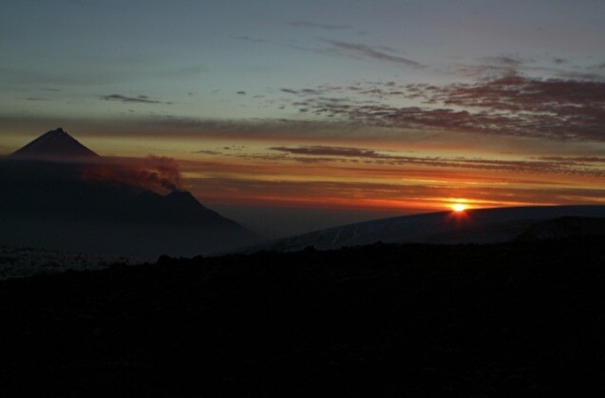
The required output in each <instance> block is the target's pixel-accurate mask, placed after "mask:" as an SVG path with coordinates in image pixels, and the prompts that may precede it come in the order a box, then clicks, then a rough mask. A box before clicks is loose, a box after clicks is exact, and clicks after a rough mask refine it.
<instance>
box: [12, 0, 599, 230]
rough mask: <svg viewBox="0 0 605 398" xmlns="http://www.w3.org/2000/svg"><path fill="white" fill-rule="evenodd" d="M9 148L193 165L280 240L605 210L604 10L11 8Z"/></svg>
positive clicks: (590, 4)
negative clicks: (484, 217)
mask: <svg viewBox="0 0 605 398" xmlns="http://www.w3.org/2000/svg"><path fill="white" fill-rule="evenodd" d="M0 54H2V56H1V57H0V155H6V154H9V153H11V152H12V151H14V150H16V149H17V148H19V147H21V146H23V145H25V144H26V143H27V142H29V141H31V140H32V139H34V138H36V137H37V136H39V135H41V134H43V133H44V132H46V131H49V130H51V129H54V128H56V127H59V126H61V127H63V128H64V129H65V130H66V131H68V132H69V133H70V134H71V135H72V136H74V137H75V138H76V139H78V140H79V141H80V142H82V143H83V144H84V145H86V146H87V147H89V148H91V149H92V150H94V151H95V152H97V153H99V154H100V155H105V156H123V157H141V158H147V157H149V156H150V155H151V156H155V157H167V158H172V159H174V161H175V162H177V163H178V165H179V167H180V171H181V174H182V180H183V184H184V187H185V188H186V189H187V190H189V191H191V192H192V193H193V194H194V195H195V196H196V197H197V198H198V199H199V200H200V201H201V202H202V203H204V204H205V205H207V206H208V207H211V208H213V209H215V210H218V211H219V212H221V213H222V214H223V215H225V216H228V217H231V218H234V219H235V220H237V221H240V222H242V223H244V224H246V225H248V226H251V227H253V228H255V229H256V230H260V232H262V233H265V234H266V235H269V236H280V235H287V234H290V233H298V232H303V231H306V230H311V229H316V228H322V227H326V226H330V225H336V224H342V223H348V222H355V221H360V220H368V219H373V218H379V217H386V216H392V215H403V214H411V213H419V212H429V211H440V210H447V209H449V208H450V206H451V205H452V204H453V203H456V202H462V203H465V204H466V206H467V207H469V208H484V207H499V206H519V205H553V204H605V188H604V187H605V127H604V126H605V2H603V1H601V0H575V1H568V0H525V1H513V0H507V1H500V0H481V1H479V0H422V1H421V0H408V1H405V0H399V1H394V0H373V1H371V2H370V1H353V0H350V1H329V2H326V1H311V0H309V1H304V2H303V1H288V0H279V1H278V0H258V1H254V2H251V1H235V0H222V1H220V2H218V1H186V0H173V1H170V2H168V1H159V0H145V1H142V0H141V1H139V0H129V1H125V0H121V1H113V0H104V1H95V0H69V1H68V0H54V1H46V0H44V1H42V0H19V1H13V0H7V1H5V2H3V11H2V13H1V14H0Z"/></svg>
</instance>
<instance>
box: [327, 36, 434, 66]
mask: <svg viewBox="0 0 605 398" xmlns="http://www.w3.org/2000/svg"><path fill="white" fill-rule="evenodd" d="M324 42H326V43H329V44H330V45H332V47H333V48H334V49H337V50H339V51H344V52H345V54H347V55H352V56H361V57H364V58H372V59H377V60H380V61H387V62H393V63H396V64H399V65H404V66H408V67H412V68H417V69H419V68H424V67H425V65H423V64H421V63H419V62H416V61H413V60H411V59H408V58H404V57H401V56H398V55H393V54H389V53H387V52H385V51H384V50H383V47H370V46H367V45H365V44H360V43H348V42H344V41H337V40H324Z"/></svg>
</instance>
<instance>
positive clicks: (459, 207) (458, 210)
mask: <svg viewBox="0 0 605 398" xmlns="http://www.w3.org/2000/svg"><path fill="white" fill-rule="evenodd" d="M452 210H453V211H455V212H456V213H462V212H463V211H465V210H466V206H465V205H464V204H463V203H454V204H453V205H452Z"/></svg>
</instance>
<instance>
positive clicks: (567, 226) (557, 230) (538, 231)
mask: <svg viewBox="0 0 605 398" xmlns="http://www.w3.org/2000/svg"><path fill="white" fill-rule="evenodd" d="M602 235H605V218H601V217H599V218H597V217H558V218H555V219H552V220H547V221H542V222H539V223H537V224H534V225H532V226H531V227H529V228H528V229H527V230H526V231H525V232H523V233H522V234H520V235H519V236H518V237H517V238H516V240H517V241H537V240H547V239H562V238H569V237H583V236H602Z"/></svg>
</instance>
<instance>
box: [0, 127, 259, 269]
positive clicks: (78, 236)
mask: <svg viewBox="0 0 605 398" xmlns="http://www.w3.org/2000/svg"><path fill="white" fill-rule="evenodd" d="M129 162H130V163H129ZM131 163H132V165H131ZM138 164H139V163H138V162H137V161H136V160H134V161H133V160H132V159H126V160H124V159H115V158H104V157H103V156H99V155H97V154H96V153H95V152H93V151H92V150H90V149H88V148H87V147H85V146H84V145H82V144H80V143H79V142H78V141H77V140H76V139H74V138H73V137H71V136H70V135H69V134H68V133H67V132H65V131H64V130H63V129H61V128H58V129H56V130H52V131H49V132H47V133H45V134H44V135H42V136H40V137H39V138H37V139H36V140H34V141H32V142H30V143H29V144H27V145H25V146H24V147H22V148H21V149H19V150H17V151H15V152H14V153H13V154H11V155H9V156H8V157H5V158H4V159H0V184H2V186H3V189H2V190H1V191H0V220H1V221H2V222H1V223H0V241H1V242H3V244H4V245H8V246H13V247H37V248H44V249H54V250H68V251H78V252H88V253H99V254H112V255H131V256H136V257H141V258H148V259H155V258H157V257H158V256H160V255H163V254H167V255H170V256H183V257H190V256H195V255H199V254H209V253H213V252H225V251H229V250H231V249H235V248H241V247H245V246H248V245H250V244H254V243H258V242H259V241H260V238H259V237H258V236H257V235H256V234H254V233H253V232H251V231H250V230H248V229H247V228H245V227H244V226H242V225H240V224H238V223H237V222H235V221H233V220H230V219H228V218H226V217H223V216H222V215H220V214H219V213H217V212H215V211H213V210H211V209H209V208H207V207H205V206H204V205H203V204H201V203H200V202H199V201H198V200H197V199H196V198H195V197H194V196H193V195H192V194H191V193H190V192H187V191H185V190H176V189H173V190H171V191H170V192H168V193H166V192H165V191H164V192H159V191H158V190H154V189H153V188H150V187H149V186H148V185H146V184H145V183H144V182H141V181H137V180H136V178H135V177H138V178H139V179H144V178H148V179H152V180H158V179H161V178H163V177H162V176H161V170H155V171H154V170H151V171H150V170H148V169H145V170H137V169H136V167H135V166H136V165H138ZM125 165H127V166H128V167H126V166H125ZM133 165H135V166H133ZM91 168H92V169H95V170H96V169H99V170H103V171H107V170H109V171H110V172H109V173H108V174H107V175H103V178H90V177H87V176H89V175H90V174H91V173H90V170H91ZM125 173H130V174H129V175H128V178H124V174H125ZM150 176H151V178H150ZM97 177H98V176H97Z"/></svg>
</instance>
